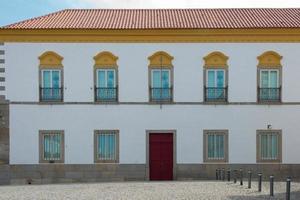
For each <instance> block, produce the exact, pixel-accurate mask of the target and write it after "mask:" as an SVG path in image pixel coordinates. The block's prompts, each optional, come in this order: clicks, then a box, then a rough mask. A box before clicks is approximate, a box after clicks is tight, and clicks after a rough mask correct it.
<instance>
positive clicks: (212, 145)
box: [207, 133, 225, 159]
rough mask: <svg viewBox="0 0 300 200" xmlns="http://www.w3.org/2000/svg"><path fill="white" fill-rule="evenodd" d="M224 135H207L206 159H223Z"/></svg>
mask: <svg viewBox="0 0 300 200" xmlns="http://www.w3.org/2000/svg"><path fill="white" fill-rule="evenodd" d="M224 137H225V136H224V135H220V134H213V133H210V134H209V135H208V143H207V147H208V159H224Z"/></svg>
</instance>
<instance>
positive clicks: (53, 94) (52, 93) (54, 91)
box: [40, 87, 63, 101]
mask: <svg viewBox="0 0 300 200" xmlns="http://www.w3.org/2000/svg"><path fill="white" fill-rule="evenodd" d="M40 101H63V88H45V87H44V88H43V87H40Z"/></svg>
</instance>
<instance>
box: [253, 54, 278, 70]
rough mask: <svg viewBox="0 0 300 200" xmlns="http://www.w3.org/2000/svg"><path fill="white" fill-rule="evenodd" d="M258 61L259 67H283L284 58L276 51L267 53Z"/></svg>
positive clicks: (259, 57)
mask: <svg viewBox="0 0 300 200" xmlns="http://www.w3.org/2000/svg"><path fill="white" fill-rule="evenodd" d="M257 59H258V67H270V68H274V67H281V59H282V56H281V55H279V54H278V53H276V52H275V51H266V52H264V53H263V54H261V55H260V56H258V57H257Z"/></svg>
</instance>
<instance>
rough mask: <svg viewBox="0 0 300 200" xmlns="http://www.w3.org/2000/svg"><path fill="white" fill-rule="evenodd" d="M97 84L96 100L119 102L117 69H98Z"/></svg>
mask: <svg viewBox="0 0 300 200" xmlns="http://www.w3.org/2000/svg"><path fill="white" fill-rule="evenodd" d="M96 82H97V83H96V95H97V96H96V100H100V101H117V88H116V70H115V69H98V70H97V81H96Z"/></svg>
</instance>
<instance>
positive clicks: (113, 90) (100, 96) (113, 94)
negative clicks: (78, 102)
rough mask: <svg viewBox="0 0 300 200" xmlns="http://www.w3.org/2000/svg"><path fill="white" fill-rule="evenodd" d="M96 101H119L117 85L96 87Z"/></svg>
mask: <svg viewBox="0 0 300 200" xmlns="http://www.w3.org/2000/svg"><path fill="white" fill-rule="evenodd" d="M95 101H106V102H115V101H118V88H117V87H95Z"/></svg>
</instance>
